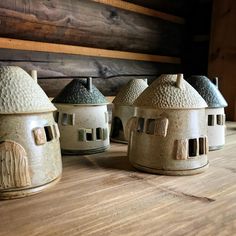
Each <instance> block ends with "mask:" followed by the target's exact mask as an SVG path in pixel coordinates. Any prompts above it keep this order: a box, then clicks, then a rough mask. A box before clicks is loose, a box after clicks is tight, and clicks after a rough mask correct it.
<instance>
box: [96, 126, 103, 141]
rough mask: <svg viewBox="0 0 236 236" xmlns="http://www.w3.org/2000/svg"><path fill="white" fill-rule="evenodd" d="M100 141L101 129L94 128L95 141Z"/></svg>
mask: <svg viewBox="0 0 236 236" xmlns="http://www.w3.org/2000/svg"><path fill="white" fill-rule="evenodd" d="M101 139H102V128H96V140H101Z"/></svg>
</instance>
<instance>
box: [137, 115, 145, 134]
mask: <svg viewBox="0 0 236 236" xmlns="http://www.w3.org/2000/svg"><path fill="white" fill-rule="evenodd" d="M143 130H144V118H139V119H138V128H137V131H138V132H143Z"/></svg>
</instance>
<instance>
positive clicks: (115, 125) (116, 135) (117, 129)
mask: <svg viewBox="0 0 236 236" xmlns="http://www.w3.org/2000/svg"><path fill="white" fill-rule="evenodd" d="M147 87H148V85H147V82H146V80H145V81H144V80H143V79H132V80H130V81H129V82H128V83H127V84H126V85H125V86H124V87H123V88H122V89H121V90H120V92H119V93H118V94H117V96H116V97H115V99H114V100H113V108H112V125H111V140H112V141H114V142H121V143H127V138H126V137H125V135H124V134H125V132H124V130H125V127H126V124H127V121H128V120H129V119H130V118H131V117H132V116H133V115H134V107H133V106H132V105H133V103H134V101H135V100H136V99H137V97H138V96H139V95H140V94H141V93H142V92H143V91H144V90H145V89H146V88H147Z"/></svg>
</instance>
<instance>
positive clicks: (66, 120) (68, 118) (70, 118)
mask: <svg viewBox="0 0 236 236" xmlns="http://www.w3.org/2000/svg"><path fill="white" fill-rule="evenodd" d="M74 117H75V115H74V114H66V113H62V119H61V124H62V125H74Z"/></svg>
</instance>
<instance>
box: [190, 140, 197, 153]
mask: <svg viewBox="0 0 236 236" xmlns="http://www.w3.org/2000/svg"><path fill="white" fill-rule="evenodd" d="M188 156H189V157H195V156H197V139H189V141H188Z"/></svg>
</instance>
